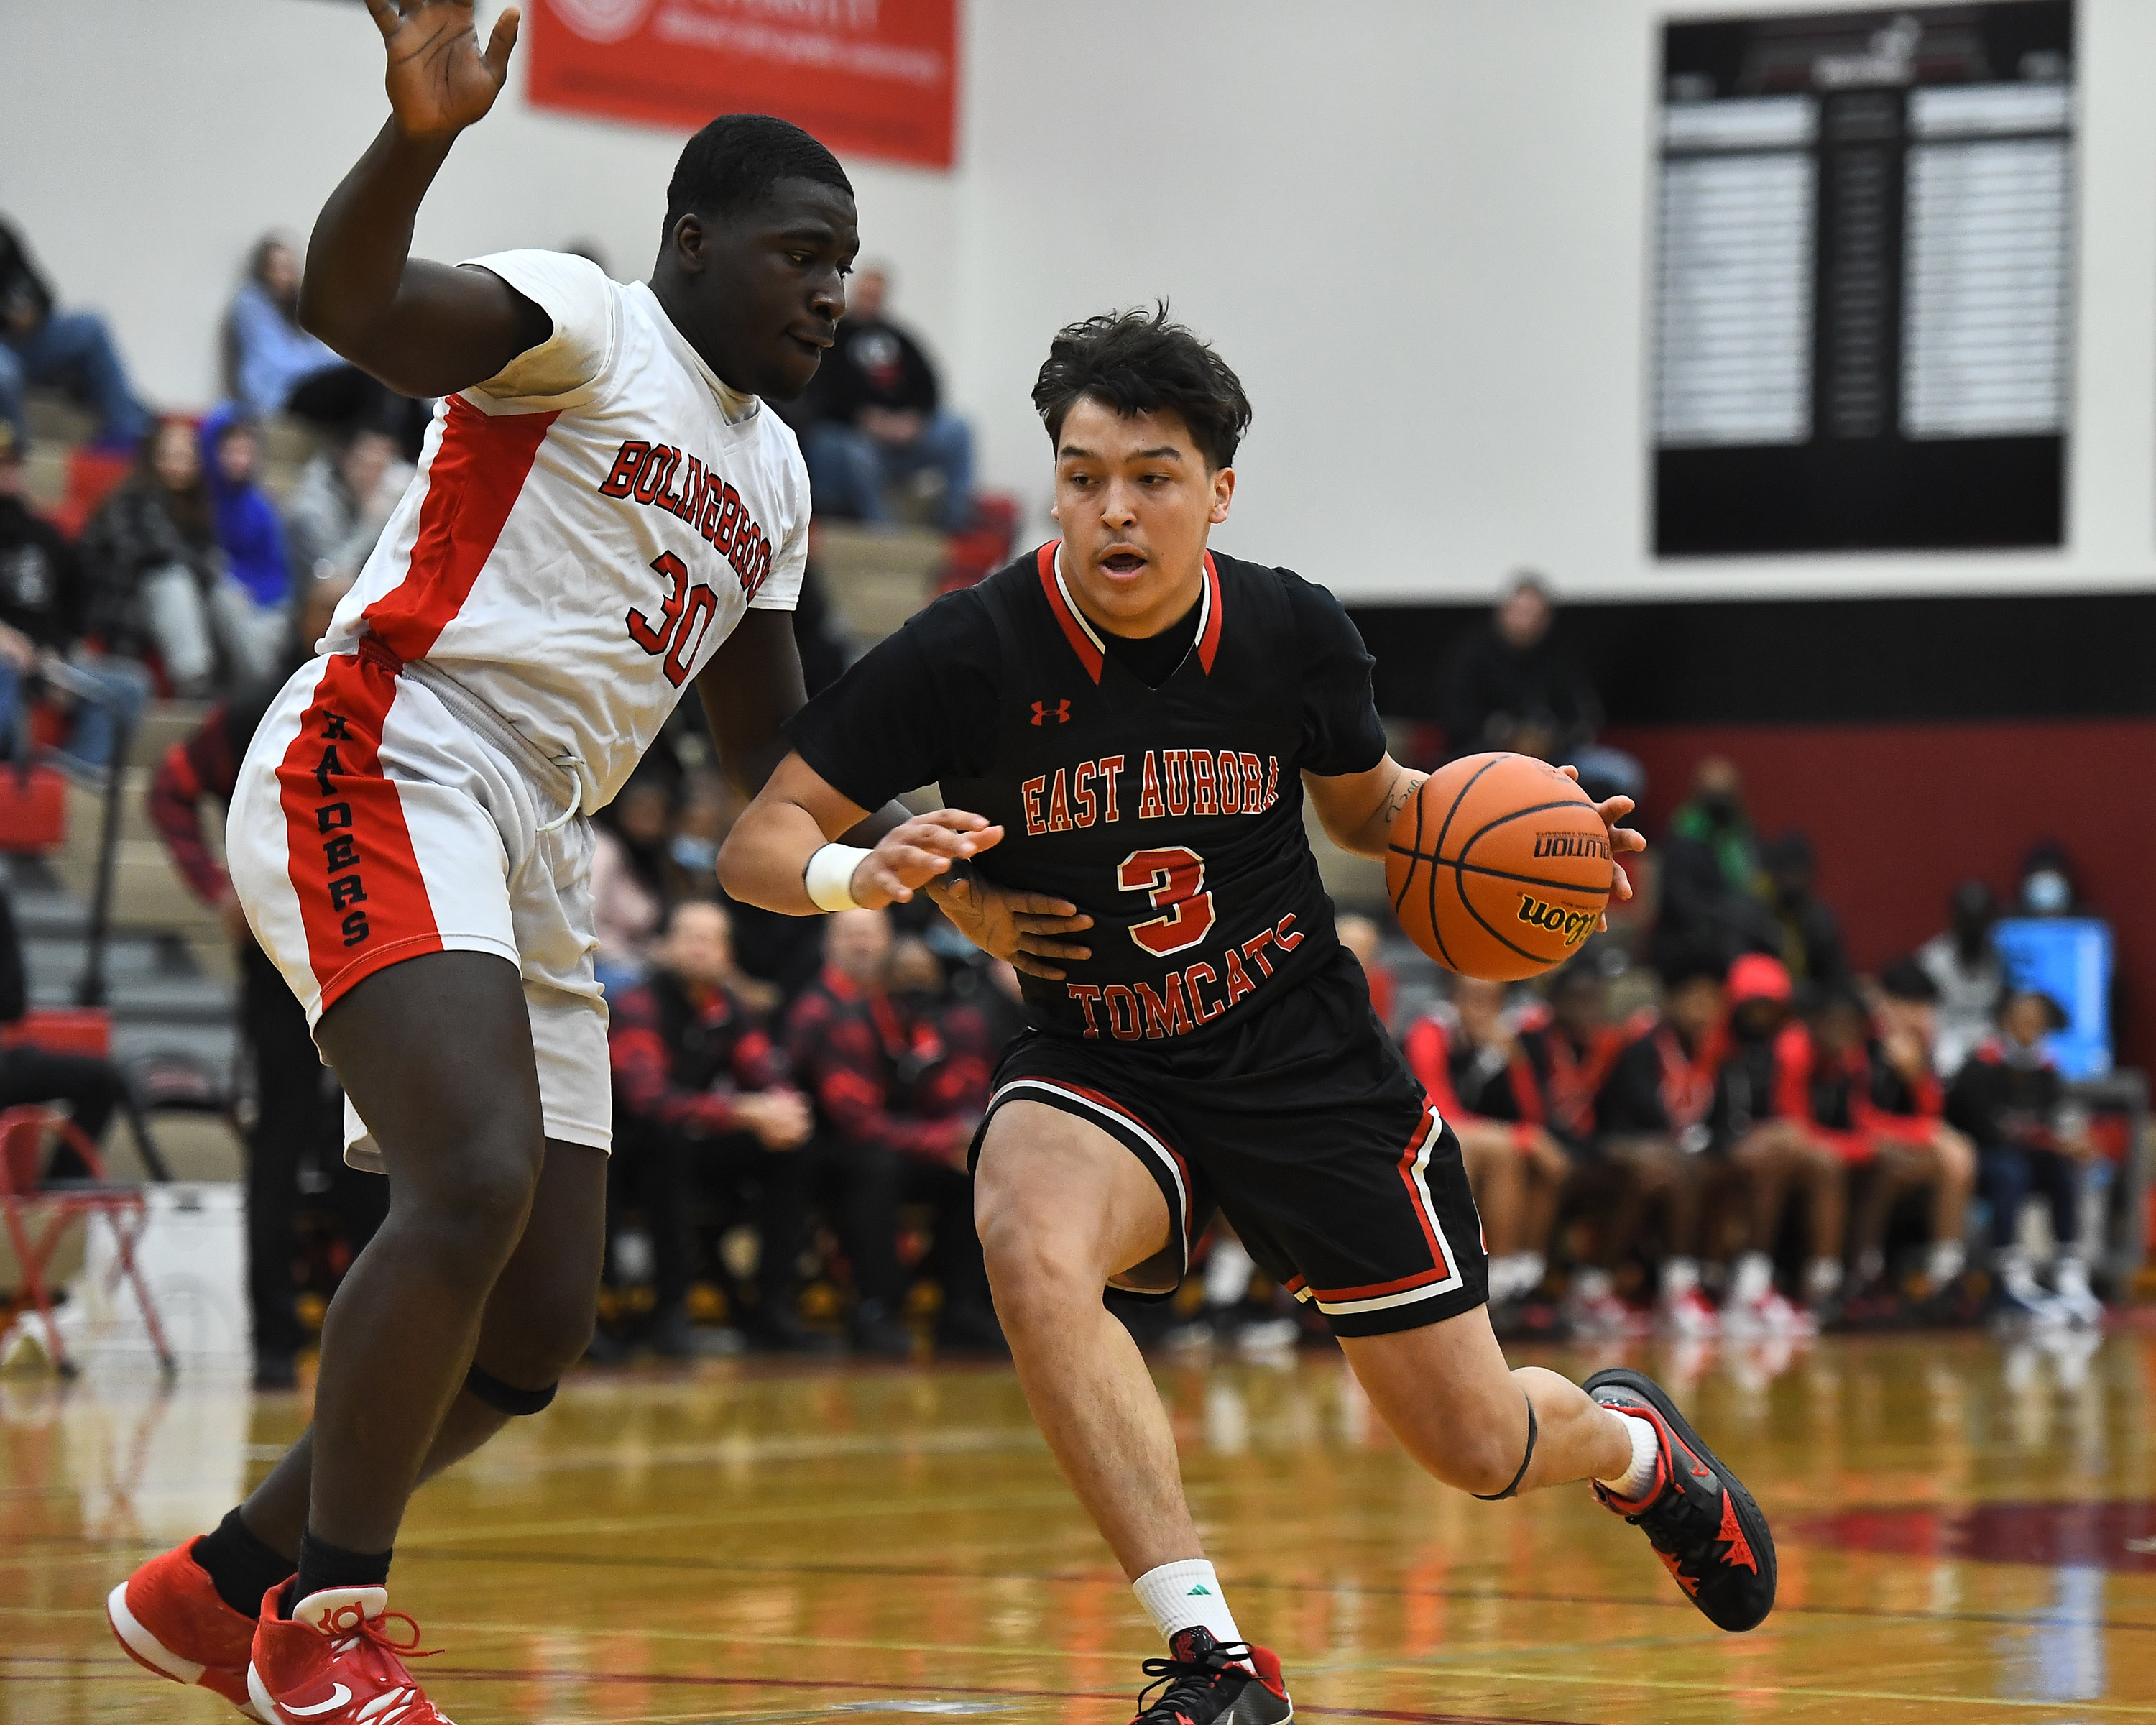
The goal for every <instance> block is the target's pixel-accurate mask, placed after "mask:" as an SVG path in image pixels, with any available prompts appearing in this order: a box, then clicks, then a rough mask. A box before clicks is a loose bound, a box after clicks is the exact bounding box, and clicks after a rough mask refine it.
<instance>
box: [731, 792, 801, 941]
mask: <svg viewBox="0 0 2156 1725" xmlns="http://www.w3.org/2000/svg"><path fill="white" fill-rule="evenodd" d="M776 836H777V835H776V834H773V832H772V831H771V823H770V821H769V820H768V819H767V811H766V810H765V809H762V808H761V807H760V806H758V805H757V804H754V803H752V804H751V805H750V806H749V809H748V812H747V814H744V815H742V818H741V819H739V820H737V821H736V822H735V823H734V829H733V831H731V833H729V834H726V843H724V844H723V845H720V846H719V860H718V873H719V885H720V886H722V887H723V888H725V889H726V896H727V897H728V898H731V899H732V900H733V901H735V902H736V903H737V904H744V905H754V906H757V908H758V909H759V910H765V911H783V912H784V913H786V914H788V915H789V916H800V915H802V914H803V911H802V910H801V907H800V906H799V904H798V903H797V902H796V899H797V898H798V894H797V893H794V892H789V891H787V888H788V886H797V887H798V885H799V881H798V877H797V878H795V879H793V880H788V879H786V878H785V876H786V874H787V871H786V870H785V868H784V866H783V864H780V863H778V862H776V861H775V860H774V858H775V850H774V846H773V839H774V838H775V837H776Z"/></svg>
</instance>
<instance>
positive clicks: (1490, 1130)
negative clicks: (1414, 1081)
mask: <svg viewBox="0 0 2156 1725" xmlns="http://www.w3.org/2000/svg"><path fill="white" fill-rule="evenodd" d="M1452 1008H1453V1014H1454V1017H1455V1024H1452V1025H1448V1024H1446V1023H1445V1020H1444V1019H1440V1018H1437V1017H1435V1016H1432V1017H1428V1018H1424V1019H1418V1020H1417V1021H1416V1022H1415V1024H1414V1025H1413V1026H1412V1027H1410V1029H1409V1031H1408V1034H1407V1037H1406V1040H1405V1041H1404V1043H1403V1044H1402V1045H1401V1047H1402V1051H1403V1052H1404V1054H1405V1055H1407V1060H1408V1065H1409V1066H1411V1067H1412V1068H1413V1069H1414V1075H1415V1076H1416V1077H1417V1078H1419V1079H1420V1080H1421V1081H1422V1087H1423V1089H1424V1091H1426V1092H1428V1094H1429V1096H1430V1101H1431V1103H1432V1105H1433V1106H1435V1108H1436V1109H1437V1111H1438V1113H1439V1114H1440V1116H1441V1117H1443V1118H1444V1119H1445V1122H1446V1123H1447V1124H1448V1125H1450V1127H1452V1130H1453V1132H1454V1133H1455V1135H1456V1136H1457V1137H1458V1138H1459V1140H1460V1153H1461V1155H1462V1157H1463V1158H1464V1159H1465V1161H1466V1164H1467V1183H1468V1184H1469V1186H1470V1187H1471V1188H1472V1189H1473V1191H1474V1194H1475V1207H1476V1209H1478V1210H1480V1211H1481V1214H1482V1234H1483V1239H1484V1241H1485V1243H1486V1245H1487V1247H1488V1250H1489V1253H1490V1307H1491V1322H1493V1323H1496V1322H1499V1321H1500V1320H1501V1318H1505V1317H1517V1309H1516V1308H1517V1302H1518V1301H1522V1300H1524V1299H1525V1298H1526V1297H1527V1296H1528V1295H1529V1294H1531V1293H1532V1292H1533V1291H1535V1290H1536V1289H1537V1288H1538V1287H1539V1286H1542V1280H1543V1274H1544V1272H1545V1271H1546V1270H1547V1269H1548V1250H1549V1238H1550V1232H1551V1230H1552V1228H1553V1226H1554V1224H1555V1223H1556V1220H1557V1200H1558V1194H1559V1193H1560V1192H1561V1191H1562V1190H1563V1185H1564V1182H1565V1179H1566V1178H1567V1177H1568V1175H1569V1174H1570V1173H1571V1172H1572V1158H1570V1157H1568V1155H1566V1154H1565V1151H1564V1147H1563V1145H1562V1144H1560V1143H1559V1142H1558V1141H1557V1138H1556V1137H1555V1136H1554V1135H1553V1133H1552V1132H1550V1129H1549V1124H1548V1108H1547V1107H1546V1106H1545V1105H1544V1102H1543V1093H1542V1086H1541V1085H1540V1083H1539V1082H1537V1079H1536V1077H1535V1070H1534V1067H1533V1066H1532V1065H1530V1064H1529V1062H1528V1060H1527V1054H1526V1052H1525V1050H1522V1048H1521V1046H1520V1041H1519V1038H1518V1036H1517V1034H1515V1032H1514V1029H1513V1026H1512V1021H1511V1019H1510V1018H1509V1017H1508V1015H1507V1013H1506V1010H1505V985H1504V984H1503V983H1486V982H1483V981H1481V980H1480V979H1479V978H1475V977H1466V976H1463V977H1457V978H1454V981H1453V986H1452ZM1508 1306H1511V1307H1515V1310H1513V1311H1510V1312H1508V1311H1507V1310H1505V1308H1507V1307H1508Z"/></svg>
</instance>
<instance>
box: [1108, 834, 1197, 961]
mask: <svg viewBox="0 0 2156 1725" xmlns="http://www.w3.org/2000/svg"><path fill="white" fill-rule="evenodd" d="M1116 886H1120V887H1121V888H1122V890H1123V891H1125V892H1142V893H1143V894H1145V895H1146V898H1147V902H1148V903H1150V904H1151V905H1152V907H1153V909H1155V910H1156V911H1165V912H1166V913H1167V914H1166V915H1164V916H1155V917H1152V918H1151V919H1150V920H1149V921H1147V922H1134V923H1132V925H1131V938H1132V940H1134V941H1136V942H1137V943H1138V944H1139V945H1140V946H1141V947H1144V948H1145V950H1146V951H1147V952H1151V953H1152V955H1153V956H1154V957H1157V958H1165V957H1167V956H1168V954H1169V953H1170V952H1183V951H1184V950H1186V949H1187V948H1188V947H1194V946H1196V945H1197V944H1198V943H1199V942H1200V941H1202V940H1204V938H1205V937H1206V936H1207V935H1208V934H1209V933H1210V932H1212V928H1213V895H1212V894H1211V893H1209V892H1208V891H1206V890H1205V859H1204V857H1202V856H1200V855H1199V854H1198V853H1197V852H1196V851H1194V850H1191V849H1190V848H1189V847H1188V846H1187V845H1173V846H1170V847H1168V848H1167V849H1164V850H1133V851H1132V853H1131V854H1130V855H1128V856H1127V857H1125V858H1124V859H1123V860H1122V863H1121V865H1119V866H1118V867H1117V868H1116Z"/></svg>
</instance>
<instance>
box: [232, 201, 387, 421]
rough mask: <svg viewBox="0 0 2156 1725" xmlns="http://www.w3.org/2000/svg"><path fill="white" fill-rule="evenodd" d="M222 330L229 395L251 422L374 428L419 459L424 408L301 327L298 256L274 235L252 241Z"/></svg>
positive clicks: (266, 235)
mask: <svg viewBox="0 0 2156 1725" xmlns="http://www.w3.org/2000/svg"><path fill="white" fill-rule="evenodd" d="M225 328H226V334H227V340H228V343H229V347H230V357H231V370H232V385H233V390H234V393H235V394H237V395H238V396H239V399H240V400H241V401H243V402H244V403H246V404H247V407H248V408H249V411H250V412H252V413H254V414H255V415H256V417H258V418H264V419H267V418H270V417H271V416H272V415H273V414H277V413H290V415H292V417H293V418H297V419H305V420H306V421H308V422H309V423H310V424H315V425H319V426H321V427H323V428H324V429H328V430H331V431H350V430H352V429H355V428H356V427H359V426H362V425H364V426H371V427H372V428H373V429H376V430H377V431H383V432H387V433H388V434H389V435H390V436H392V437H393V438H394V439H397V441H398V444H401V445H403V448H404V449H405V453H406V454H407V455H408V456H410V457H412V458H413V459H417V457H418V453H419V438H420V436H421V435H422V434H423V433H424V431H425V429H426V420H427V413H426V409H425V408H423V407H422V406H421V405H420V404H419V403H417V402H412V401H407V400H406V399H405V398H403V396H400V395H398V394H396V393H393V392H392V391H391V390H390V389H389V388H388V387H387V386H386V385H384V384H382V383H380V382H377V381H376V380H375V379H374V378H372V377H369V376H368V375H367V373H366V372H362V370H360V368H359V367H357V366H355V365H351V364H348V363H347V362H345V361H344V360H341V359H340V358H338V357H337V356H336V354H335V353H334V352H331V350H330V349H329V348H328V347H326V346H325V345H324V344H323V343H322V342H321V341H319V340H317V339H316V337H315V336H311V335H310V334H308V333H307V331H305V330H303V329H302V328H300V259H299V254H297V253H295V251H294V250H293V249H292V248H291V247H290V245H288V244H285V241H284V240H282V239H279V238H278V237H277V236H276V235H275V234H265V235H264V236H263V238H262V239H259V240H257V241H256V242H255V245H254V251H253V252H251V253H250V254H249V256H248V260H247V279H246V280H244V281H243V282H241V283H240V285H239V291H238V292H237V293H236V294H234V295H233V299H232V310H231V312H230V313H229V314H228V316H227V318H226V323H225Z"/></svg>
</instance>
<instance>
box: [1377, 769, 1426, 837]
mask: <svg viewBox="0 0 2156 1725" xmlns="http://www.w3.org/2000/svg"><path fill="white" fill-rule="evenodd" d="M1429 777H1430V775H1429V774H1428V773H1401V774H1400V776H1399V778H1396V779H1394V781H1393V789H1392V794H1391V795H1390V796H1389V797H1387V798H1385V826H1386V829H1388V830H1390V829H1391V827H1392V824H1393V823H1394V821H1396V820H1398V819H1399V818H1400V810H1402V809H1404V808H1406V807H1407V806H1408V804H1409V803H1410V802H1411V801H1412V800H1414V793H1416V792H1417V791H1419V790H1420V789H1421V788H1422V785H1423V781H1424V779H1425V778H1429Z"/></svg>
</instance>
